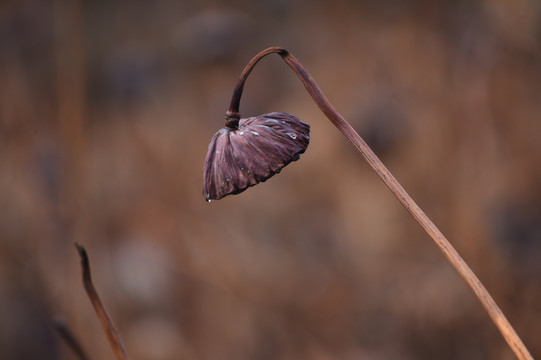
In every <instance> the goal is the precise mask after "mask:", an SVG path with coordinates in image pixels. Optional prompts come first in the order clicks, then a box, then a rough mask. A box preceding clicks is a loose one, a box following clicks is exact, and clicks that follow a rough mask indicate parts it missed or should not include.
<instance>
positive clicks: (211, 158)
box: [203, 112, 310, 201]
mask: <svg viewBox="0 0 541 360" xmlns="http://www.w3.org/2000/svg"><path fill="white" fill-rule="evenodd" d="M309 142H310V126H309V125H308V124H306V123H304V122H302V121H301V120H299V119H298V118H296V117H295V116H293V115H290V114H286V113H279V112H274V113H270V114H264V115H260V116H256V117H251V118H247V119H240V121H239V126H238V129H232V128H228V127H226V128H223V129H221V130H220V131H218V132H217V133H216V134H215V135H214V137H213V138H212V140H211V142H210V144H209V150H208V153H207V158H206V159H205V166H204V182H205V183H204V188H203V195H204V196H205V198H206V199H207V201H210V200H217V199H221V198H223V197H224V196H226V195H229V194H238V193H240V192H242V191H244V190H246V189H247V188H248V187H250V186H254V185H255V184H257V183H259V182H263V181H265V180H267V179H268V178H270V177H271V176H273V175H274V174H276V173H279V172H280V170H281V169H282V168H283V167H284V166H286V165H287V164H289V163H290V162H291V161H295V160H297V159H298V158H299V155H300V154H302V153H304V151H305V150H306V148H307V147H308V143H309Z"/></svg>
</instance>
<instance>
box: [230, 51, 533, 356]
mask: <svg viewBox="0 0 541 360" xmlns="http://www.w3.org/2000/svg"><path fill="white" fill-rule="evenodd" d="M271 53H278V54H279V55H280V56H281V57H282V59H283V60H284V61H285V62H286V63H287V64H288V65H289V67H291V68H292V69H293V71H294V72H295V73H296V74H297V75H298V77H299V78H300V79H301V81H302V83H303V84H304V86H305V88H306V90H308V93H309V94H310V95H311V96H312V98H313V99H314V101H315V103H316V104H317V106H318V107H319V108H320V109H321V111H322V112H323V113H324V114H325V116H327V118H328V119H329V120H330V121H331V122H332V123H333V124H334V125H335V126H336V127H337V128H338V130H340V131H341V132H342V134H344V135H345V136H346V137H347V138H348V140H349V141H350V142H351V143H352V144H353V146H355V148H356V149H357V150H358V151H359V152H360V153H361V155H362V156H363V157H364V158H365V160H366V161H367V162H368V164H369V165H370V166H371V167H372V169H374V171H375V172H376V173H377V174H378V175H379V177H380V178H381V179H382V180H383V182H384V183H385V185H387V187H388V188H389V189H390V190H391V192H392V193H393V194H394V195H395V196H396V197H397V198H398V200H399V201H400V202H401V203H402V205H403V206H404V207H405V208H406V210H408V212H409V213H410V214H411V215H412V216H413V218H414V219H415V220H416V221H417V222H418V223H419V224H420V225H421V226H422V227H423V229H424V230H425V231H426V233H427V234H428V235H429V236H430V237H431V238H432V240H434V242H435V243H436V245H437V246H438V247H439V248H440V250H441V251H442V252H443V254H444V255H445V256H446V257H447V259H448V260H449V262H450V263H451V264H452V265H453V266H454V267H455V269H456V270H457V271H458V273H459V274H460V276H462V278H463V279H464V281H465V282H466V283H467V284H468V285H469V286H470V287H471V289H472V290H473V292H474V293H475V295H477V297H478V298H479V301H481V304H482V305H483V306H484V308H485V310H486V311H487V313H488V314H489V316H490V317H491V318H492V320H493V321H494V323H495V324H496V326H497V327H498V329H499V330H500V332H501V334H502V335H503V337H504V339H505V340H506V341H507V344H508V345H509V347H510V348H511V349H512V350H513V352H514V353H515V355H516V357H517V358H518V359H520V360H526V359H532V360H533V358H532V356H531V355H530V353H529V351H528V349H527V348H526V346H524V343H523V342H522V340H521V339H520V337H519V336H518V335H517V333H516V332H515V330H514V329H513V327H512V326H511V324H510V323H509V321H508V320H507V318H506V317H505V315H504V314H503V312H502V311H501V310H500V308H499V307H498V305H497V304H496V302H495V301H494V299H493V298H492V296H491V295H490V293H489V292H488V291H487V289H486V288H485V287H484V286H483V284H482V283H481V281H480V280H479V279H478V278H477V276H476V275H475V274H474V273H473V271H472V270H471V269H470V267H469V266H468V264H467V263H466V262H465V261H464V260H463V259H462V257H460V255H459V254H458V252H457V251H456V250H455V248H454V247H453V245H451V243H450V242H449V241H448V240H447V239H446V238H445V236H444V235H443V234H442V233H441V231H440V230H439V229H438V228H437V227H436V225H434V223H433V222H432V221H431V220H430V219H429V218H428V216H426V214H425V213H424V212H423V211H422V210H421V208H420V207H419V206H418V205H417V204H416V203H415V201H414V200H413V199H412V198H411V197H410V196H409V194H408V193H407V192H406V190H404V188H403V187H402V185H400V183H399V182H398V181H397V180H396V179H395V177H394V176H393V175H392V174H391V172H390V171H389V170H388V169H387V167H385V165H383V163H382V162H381V160H380V159H379V158H378V157H377V156H376V154H375V153H374V152H373V151H372V149H370V147H369V146H368V145H367V144H366V142H365V141H364V140H363V139H362V138H361V136H360V135H359V134H358V133H357V132H356V131H355V130H354V129H353V127H352V126H351V125H350V124H349V123H348V122H347V121H346V120H345V119H344V118H343V117H342V115H340V114H339V113H338V111H336V109H335V108H334V107H333V106H332V104H331V103H330V102H329V100H327V98H326V97H325V95H324V94H323V92H322V91H321V90H320V88H319V87H318V86H317V84H316V82H315V81H314V79H313V78H312V77H311V76H310V74H309V73H308V72H307V71H306V69H305V68H304V67H303V66H302V65H301V64H300V63H299V61H298V60H297V59H296V58H295V57H294V56H293V55H291V54H290V53H289V52H288V51H287V50H285V49H283V48H280V47H271V48H268V49H266V50H264V51H262V52H260V53H259V54H257V55H256V56H255V57H254V58H253V59H252V60H251V61H250V63H249V64H248V66H247V67H246V68H245V69H244V71H243V72H242V75H241V78H240V79H239V82H238V83H237V86H236V88H235V92H234V94H233V99H232V100H231V107H230V108H229V111H228V113H229V114H237V115H238V107H239V103H240V97H241V95H242V90H243V87H244V81H245V80H246V78H247V76H248V75H249V74H250V72H251V71H252V69H253V67H254V66H255V64H256V63H257V62H258V61H259V60H261V58H263V57H264V56H266V55H268V54H271ZM239 117H240V115H239Z"/></svg>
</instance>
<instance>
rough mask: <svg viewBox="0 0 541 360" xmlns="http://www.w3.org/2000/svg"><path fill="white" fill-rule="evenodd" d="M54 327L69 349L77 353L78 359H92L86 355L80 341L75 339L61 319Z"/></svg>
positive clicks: (55, 322) (56, 321)
mask: <svg viewBox="0 0 541 360" xmlns="http://www.w3.org/2000/svg"><path fill="white" fill-rule="evenodd" d="M53 326H54V328H55V330H56V332H57V333H58V334H59V335H60V337H61V338H62V340H64V342H65V343H66V344H67V345H68V347H69V348H70V349H71V350H72V351H73V352H74V353H75V355H76V356H77V358H78V359H80V360H89V359H90V358H89V357H88V355H86V353H85V351H84V350H83V347H82V346H81V344H80V343H79V341H77V338H76V337H75V335H73V333H72V332H71V330H70V329H69V328H68V326H67V325H66V324H65V323H64V322H63V321H62V320H60V319H57V320H55V321H54V322H53Z"/></svg>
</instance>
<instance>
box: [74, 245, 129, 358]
mask: <svg viewBox="0 0 541 360" xmlns="http://www.w3.org/2000/svg"><path fill="white" fill-rule="evenodd" d="M75 247H77V251H79V256H80V257H81V268H82V270H83V285H84V287H85V290H86V293H87V294H88V297H89V298H90V302H91V303H92V306H93V307H94V310H95V311H96V315H97V316H98V319H99V320H100V323H101V326H102V328H103V331H104V332H105V335H107V339H108V340H109V344H111V347H112V348H113V352H114V353H115V355H116V358H117V359H118V360H128V354H127V353H126V349H125V348H124V345H123V344H122V340H121V339H120V336H119V335H118V333H117V331H116V329H115V327H114V325H113V322H112V320H111V318H110V317H109V314H107V311H106V310H105V307H104V306H103V304H102V302H101V300H100V297H99V296H98V293H97V291H96V289H95V288H94V284H92V278H91V277H90V264H89V262H88V255H87V254H86V250H85V248H84V247H82V246H80V245H79V244H77V243H76V244H75Z"/></svg>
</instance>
